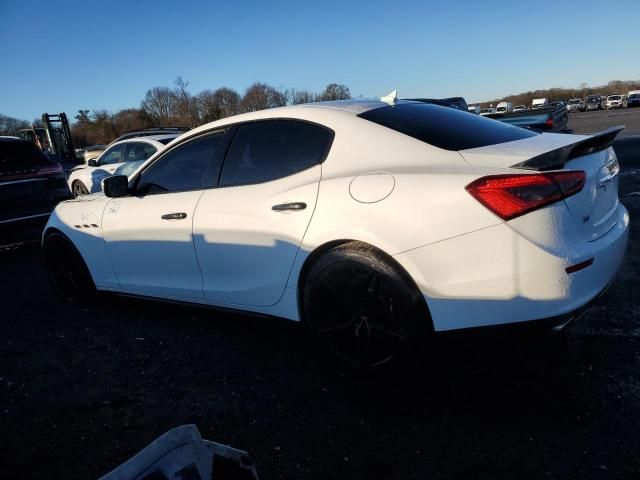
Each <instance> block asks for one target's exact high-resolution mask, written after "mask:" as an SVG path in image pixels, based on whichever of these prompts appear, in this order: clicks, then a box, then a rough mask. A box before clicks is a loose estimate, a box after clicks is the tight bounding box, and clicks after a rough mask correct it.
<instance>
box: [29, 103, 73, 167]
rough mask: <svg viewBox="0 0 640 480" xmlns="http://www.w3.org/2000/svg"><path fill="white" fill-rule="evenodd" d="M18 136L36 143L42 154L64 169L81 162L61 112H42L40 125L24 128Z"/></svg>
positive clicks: (65, 117) (65, 118) (64, 116)
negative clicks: (55, 161) (57, 162)
mask: <svg viewBox="0 0 640 480" xmlns="http://www.w3.org/2000/svg"><path fill="white" fill-rule="evenodd" d="M18 137H20V138H21V139H23V140H26V141H28V142H31V143H33V144H34V145H36V146H37V147H38V148H39V149H40V150H42V152H43V153H44V154H46V155H47V156H49V157H52V158H53V159H54V160H57V161H59V162H60V163H61V164H62V166H63V167H64V169H65V170H68V169H69V168H71V167H73V166H75V165H77V164H78V163H81V161H80V160H79V159H78V158H77V157H76V151H75V149H74V147H73V140H72V139H71V129H70V128H69V122H68V121H67V115H66V114H65V113H64V112H63V113H58V114H57V115H56V114H49V113H43V114H42V126H41V127H36V126H32V127H31V128H24V129H22V130H19V131H18Z"/></svg>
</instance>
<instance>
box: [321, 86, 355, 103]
mask: <svg viewBox="0 0 640 480" xmlns="http://www.w3.org/2000/svg"><path fill="white" fill-rule="evenodd" d="M350 98H351V92H350V91H349V87H347V86H346V85H341V84H337V83H330V84H329V85H327V88H325V89H324V92H322V93H321V94H320V95H319V96H318V100H349V99H350Z"/></svg>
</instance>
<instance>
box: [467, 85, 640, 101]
mask: <svg viewBox="0 0 640 480" xmlns="http://www.w3.org/2000/svg"><path fill="white" fill-rule="evenodd" d="M630 90H640V80H630V81H621V80H612V81H610V82H609V83H607V84H606V85H600V86H595V87H590V86H589V85H588V84H586V83H581V84H580V86H579V87H578V88H548V89H542V90H533V91H529V92H523V93H518V94H515V95H508V96H506V97H503V98H499V99H494V100H491V101H488V102H481V103H480V104H479V105H482V106H483V107H488V106H489V105H494V106H495V105H496V104H498V103H500V102H510V103H512V104H513V105H531V103H532V101H533V99H534V98H548V99H549V101H551V102H553V101H556V100H563V101H565V102H566V101H567V100H569V99H570V98H584V97H586V96H587V95H616V94H618V95H626V94H627V92H629V91H630Z"/></svg>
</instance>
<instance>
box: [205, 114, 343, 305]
mask: <svg viewBox="0 0 640 480" xmlns="http://www.w3.org/2000/svg"><path fill="white" fill-rule="evenodd" d="M332 139H333V132H332V131H330V130H329V129H327V128H325V127H322V126H320V125H316V124H311V123H308V122H302V121H297V120H265V121H259V122H253V123H248V124H244V125H240V126H239V127H237V132H236V133H235V136H234V139H233V141H232V144H231V146H230V147H229V151H228V154H227V156H226V159H225V163H224V167H223V170H222V173H221V177H220V183H219V188H215V189H211V190H207V191H206V192H205V193H204V195H203V196H202V198H201V199H200V202H199V203H198V207H197V209H196V214H195V217H194V221H193V238H194V244H195V247H196V252H197V255H198V261H199V263H200V266H201V268H202V275H203V289H204V295H205V298H206V299H208V300H212V301H215V302H218V303H222V304H230V305H252V306H268V305H273V304H275V303H276V302H278V300H279V299H280V297H281V296H282V294H283V292H284V289H285V287H286V284H287V280H288V277H289V273H290V271H291V267H292V265H293V262H294V259H295V256H296V254H297V252H298V249H299V247H300V243H301V241H302V238H303V236H304V234H305V232H306V229H307V226H308V225H309V222H310V220H311V217H312V215H313V211H314V208H315V204H316V199H317V196H318V186H319V183H320V178H321V165H320V164H321V162H322V161H323V160H324V158H325V156H326V155H327V154H328V150H329V148H330V145H331V141H332Z"/></svg>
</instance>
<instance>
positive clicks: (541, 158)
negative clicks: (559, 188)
mask: <svg viewBox="0 0 640 480" xmlns="http://www.w3.org/2000/svg"><path fill="white" fill-rule="evenodd" d="M622 130H624V125H621V126H618V127H611V128H607V129H606V130H603V131H601V132H598V133H594V134H593V135H592V136H590V137H589V138H587V139H585V140H580V141H579V142H576V143H572V144H571V145H566V146H564V147H560V148H557V149H556V150H551V151H550V152H545V153H543V154H541V155H537V156H535V157H533V158H530V159H529V160H525V161H524V162H520V163H516V164H515V165H511V168H523V169H525V170H536V171H539V172H540V171H545V170H557V169H559V168H562V167H564V166H565V164H566V163H567V162H568V161H569V160H571V159H573V158H576V157H580V156H582V155H588V154H590V153H593V152H598V151H600V150H604V149H605V148H609V147H610V146H611V144H612V143H613V141H614V140H615V138H616V136H617V135H618V133H620V132H621V131H622Z"/></svg>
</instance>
